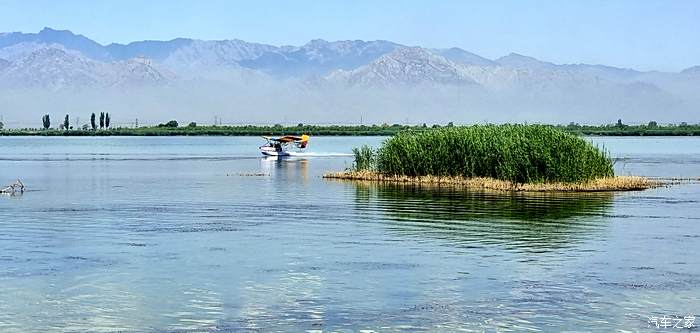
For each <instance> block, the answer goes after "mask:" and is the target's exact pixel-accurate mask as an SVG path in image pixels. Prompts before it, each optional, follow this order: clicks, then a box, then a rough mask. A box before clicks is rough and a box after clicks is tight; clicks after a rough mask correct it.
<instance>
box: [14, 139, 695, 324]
mask: <svg viewBox="0 0 700 333" xmlns="http://www.w3.org/2000/svg"><path fill="white" fill-rule="evenodd" d="M381 140H382V139H381V138H335V137H326V138H316V139H314V144H313V147H310V148H309V149H310V150H313V151H312V152H311V153H313V154H307V155H306V156H303V157H301V156H297V157H292V158H283V159H265V158H262V157H261V156H259V155H260V154H259V152H258V150H257V147H258V146H259V139H258V138H252V137H250V138H248V137H246V138H236V137H176V138H118V137H112V138H0V152H2V155H3V156H0V178H3V177H4V178H3V179H0V183H3V184H4V183H6V182H8V181H12V180H14V179H16V178H21V179H22V180H23V181H24V182H25V184H27V186H29V189H30V190H29V191H28V192H26V193H25V194H24V195H23V196H15V197H7V196H4V197H0V332H2V333H5V332H10V333H15V332H17V333H26V332H118V331H126V332H177V333H180V332H187V333H190V332H229V331H231V332H273V331H274V332H284V331H293V332H298V331H324V332H346V331H347V332H350V331H351V332H359V331H361V330H366V331H375V332H415V331H424V332H456V331H479V332H481V331H515V332H521V331H595V330H598V331H602V332H608V331H615V330H627V331H644V330H645V329H646V328H647V318H646V317H645V316H648V315H652V314H655V315H659V316H661V315H664V314H668V315H671V314H677V315H686V314H695V315H698V313H697V311H698V309H700V296H698V295H700V291H699V290H700V259H699V258H700V257H698V256H697V255H696V254H697V253H698V252H700V242H698V241H697V240H698V239H700V223H697V222H698V221H700V220H698V217H697V216H700V205H698V202H700V185H698V184H689V185H684V186H677V187H672V188H658V189H653V190H649V191H644V192H634V193H617V194H615V195H612V194H605V193H601V194H566V195H548V194H520V193H500V192H469V191H461V190H457V191H455V190H451V189H448V188H432V189H430V188H428V189H426V188H413V187H395V186H394V187H392V186H378V185H372V186H362V185H357V184H355V183H344V182H335V181H327V180H324V179H322V178H321V177H320V176H321V175H322V174H323V173H324V172H326V171H331V170H343V169H345V168H347V167H350V166H351V165H352V157H351V156H350V157H348V156H339V154H337V153H336V152H350V151H351V148H352V147H355V146H361V145H363V144H372V145H378V144H379V143H380V142H381ZM628 140H630V141H620V142H618V143H617V144H614V145H606V147H609V148H611V151H612V152H613V153H614V154H618V155H619V153H618V152H619V151H623V152H624V151H625V149H628V148H635V149H637V148H636V147H642V146H643V147H644V151H643V153H644V154H656V151H649V149H647V148H648V147H647V146H648V145H647V144H640V143H639V141H641V140H642V139H634V140H632V139H628ZM684 140H686V139H674V140H670V141H668V143H660V144H659V147H660V148H662V149H663V150H664V151H671V152H673V156H672V160H669V161H681V162H683V161H685V162H686V163H677V164H674V163H672V164H668V163H645V161H646V162H649V161H654V160H650V159H648V158H647V157H646V155H644V154H642V155H640V153H638V152H635V151H631V152H629V153H625V154H623V155H624V156H626V157H629V158H630V162H629V163H627V164H626V165H625V166H624V167H625V170H632V172H633V173H635V174H644V175H651V176H655V175H673V176H684V175H691V176H692V175H695V176H698V170H700V169H699V168H698V164H697V163H696V162H697V151H691V152H690V153H687V152H686V151H685V149H686V148H687V149H698V148H692V147H695V146H698V147H700V145H696V143H697V142H696V141H697V140H696V141H692V142H690V143H688V144H686V148H683V149H681V150H679V149H676V147H684V146H683V142H686V141H684ZM625 142H627V143H625ZM620 145H622V146H620ZM652 146H653V145H652ZM620 147H622V148H620ZM625 147H628V148H625ZM674 149H675V150H674ZM331 153H332V154H331ZM47 154H48V156H49V158H45V157H46V155H47ZM94 154H98V155H99V157H98V158H92V157H91V156H92V155H94ZM616 167H621V165H616ZM245 175H250V176H245Z"/></svg>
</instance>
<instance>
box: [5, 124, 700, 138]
mask: <svg viewBox="0 0 700 333" xmlns="http://www.w3.org/2000/svg"><path fill="white" fill-rule="evenodd" d="M547 126H551V127H553V128H556V129H560V130H562V131H565V132H568V133H572V134H577V135H588V136H700V124H697V125H688V124H679V125H653V124H652V125H637V126H631V125H617V124H614V125H600V126H588V125H578V124H569V125H566V126H564V125H547ZM446 127H448V126H438V125H433V126H427V125H426V126H423V125H417V126H409V125H398V124H394V125H387V124H384V125H349V126H345V125H303V124H299V125H297V126H280V125H274V126H257V125H240V126H201V125H197V126H181V127H158V126H153V127H139V128H126V127H120V128H113V129H104V130H80V129H72V130H60V129H48V130H43V129H4V130H0V136H198V135H203V136H259V135H301V134H308V135H312V136H391V135H395V134H397V133H399V132H402V131H427V130H430V129H433V128H446ZM455 127H461V126H455Z"/></svg>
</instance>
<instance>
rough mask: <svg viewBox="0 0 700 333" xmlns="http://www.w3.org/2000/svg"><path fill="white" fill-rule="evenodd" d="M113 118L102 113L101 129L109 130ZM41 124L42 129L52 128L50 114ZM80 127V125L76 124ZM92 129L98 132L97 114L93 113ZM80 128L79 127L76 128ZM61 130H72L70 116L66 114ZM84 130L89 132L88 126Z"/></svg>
mask: <svg viewBox="0 0 700 333" xmlns="http://www.w3.org/2000/svg"><path fill="white" fill-rule="evenodd" d="M110 121H111V118H110V116H109V113H105V112H100V129H109V125H110ZM41 123H42V127H43V129H44V130H48V129H49V128H51V116H50V115H49V114H45V115H43V116H42V117H41ZM76 125H80V124H76ZM90 127H91V128H92V130H93V131H94V130H97V124H96V123H95V113H94V112H93V113H92V114H91V115H90ZM76 128H78V127H76ZM59 129H61V130H72V129H73V126H71V125H70V116H69V115H68V114H66V116H65V118H63V123H62V124H60V126H59ZM82 129H83V130H87V129H88V128H87V125H84V126H83V128H82Z"/></svg>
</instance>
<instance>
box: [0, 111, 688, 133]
mask: <svg viewBox="0 0 700 333" xmlns="http://www.w3.org/2000/svg"><path fill="white" fill-rule="evenodd" d="M42 123H43V128H44V130H43V131H39V132H37V131H36V130H32V129H26V130H11V131H7V130H6V131H3V135H124V136H162V135H164V136H167V135H241V136H245V135H300V134H308V135H346V136H368V135H381V136H389V135H394V134H396V133H398V132H400V131H425V130H429V129H430V128H441V127H459V126H460V125H459V124H454V123H453V122H449V123H446V124H432V125H428V124H420V125H401V124H392V125H389V124H381V125H379V124H375V125H308V124H303V123H299V124H297V125H296V126H294V125H292V126H283V125H281V124H274V125H263V126H259V125H238V126H221V125H199V124H197V123H195V122H191V123H189V124H188V125H187V126H182V127H180V125H179V123H178V122H177V120H170V121H168V122H166V123H161V124H158V125H156V126H150V127H143V126H142V127H136V128H112V127H111V117H110V114H109V113H105V112H100V114H99V115H97V114H95V113H93V114H91V116H90V128H91V129H92V130H90V128H88V125H84V126H83V127H82V129H81V128H80V127H75V129H72V128H73V127H72V126H70V118H69V117H68V116H66V117H65V118H64V121H63V124H61V126H60V127H59V129H57V130H50V128H51V118H50V116H49V115H48V114H46V115H44V116H43V117H42ZM67 125H68V126H67ZM98 126H99V127H98ZM551 126H553V127H556V128H560V129H563V130H565V131H567V132H570V133H575V134H579V135H605V136H641V135H652V136H653V135H658V136H679V135H700V124H688V123H686V122H681V123H678V124H667V125H664V124H659V123H657V122H656V121H649V122H648V123H646V124H637V125H632V124H626V123H624V122H623V121H622V119H620V120H618V121H617V122H615V123H611V124H603V125H580V124H578V123H573V122H572V123H569V124H568V125H551ZM98 128H99V129H109V131H98V130H97V129H98Z"/></svg>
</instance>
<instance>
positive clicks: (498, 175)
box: [324, 125, 654, 191]
mask: <svg viewBox="0 0 700 333" xmlns="http://www.w3.org/2000/svg"><path fill="white" fill-rule="evenodd" d="M353 151H354V153H355V162H354V166H353V169H352V170H349V171H346V172H338V173H328V174H326V175H324V177H325V178H334V179H349V180H366V181H380V182H394V183H416V184H437V185H441V184H449V185H460V186H464V187H469V188H488V189H499V190H518V191H606V190H639V189H645V188H648V187H651V186H653V185H654V183H653V182H652V181H650V180H648V179H646V178H642V177H616V176H615V175H614V171H613V164H612V161H611V159H610V157H609V156H608V154H607V152H606V151H605V150H604V149H602V148H599V147H596V146H594V145H593V144H592V143H590V142H589V141H586V140H585V139H583V138H581V137H579V136H576V135H574V134H571V133H567V132H565V131H563V130H561V129H557V128H555V127H553V126H547V125H474V126H467V127H446V128H439V129H432V130H425V131H404V132H399V133H397V134H396V135H394V136H393V137H391V138H389V139H387V140H386V141H385V142H384V144H383V145H382V147H380V148H379V149H378V150H376V151H375V150H374V149H372V148H370V147H368V146H364V147H360V148H355V149H354V150H353Z"/></svg>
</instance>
